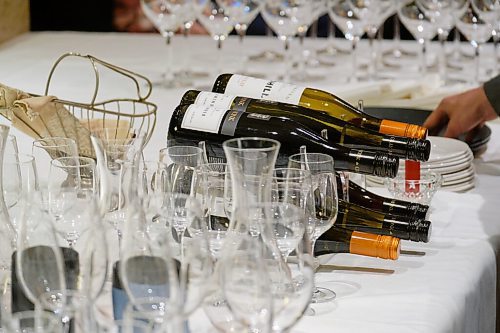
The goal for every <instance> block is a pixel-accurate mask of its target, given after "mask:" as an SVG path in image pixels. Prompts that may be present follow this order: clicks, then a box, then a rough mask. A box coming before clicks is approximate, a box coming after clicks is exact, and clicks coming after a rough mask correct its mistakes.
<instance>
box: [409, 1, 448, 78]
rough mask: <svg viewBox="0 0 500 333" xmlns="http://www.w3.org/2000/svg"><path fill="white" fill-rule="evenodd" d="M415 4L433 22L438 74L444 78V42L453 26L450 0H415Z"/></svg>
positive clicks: (445, 67)
mask: <svg viewBox="0 0 500 333" xmlns="http://www.w3.org/2000/svg"><path fill="white" fill-rule="evenodd" d="M416 3H417V5H418V6H419V7H420V8H421V9H422V10H423V12H424V13H425V15H426V16H427V17H429V19H430V20H431V21H432V22H433V23H434V24H435V26H436V28H437V34H438V39H439V44H440V52H439V74H440V76H441V78H442V79H443V80H446V76H447V74H446V69H447V65H446V50H445V42H446V40H447V39H448V35H449V34H450V31H451V29H452V28H453V26H454V23H455V22H454V19H453V4H454V1H452V0H417V2H416Z"/></svg>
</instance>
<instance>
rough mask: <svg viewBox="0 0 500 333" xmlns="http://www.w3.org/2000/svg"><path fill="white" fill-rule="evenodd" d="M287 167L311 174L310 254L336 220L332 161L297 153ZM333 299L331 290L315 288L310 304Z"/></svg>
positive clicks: (336, 199) (335, 186) (315, 154)
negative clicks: (313, 223)
mask: <svg viewBox="0 0 500 333" xmlns="http://www.w3.org/2000/svg"><path fill="white" fill-rule="evenodd" d="M288 167H290V168H298V169H302V170H309V172H310V173H311V179H312V200H313V203H314V207H315V212H314V216H313V218H314V221H315V228H314V232H313V233H311V234H310V238H311V239H310V240H311V249H310V252H311V253H314V251H313V249H314V244H315V243H316V240H317V239H318V238H319V236H321V235H322V234H323V233H324V232H325V231H327V230H328V229H329V228H331V227H332V226H333V224H334V223H335V219H336V218H337V209H338V206H337V204H338V197H337V183H336V180H335V169H334V167H333V159H332V157H331V156H329V155H325V154H318V153H299V154H295V155H292V156H290V157H289V162H288ZM334 298H335V292H333V291H332V290H329V289H327V288H319V287H317V288H316V289H315V291H314V294H313V299H312V302H313V303H322V302H327V301H330V300H332V299H334Z"/></svg>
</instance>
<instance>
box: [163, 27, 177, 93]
mask: <svg viewBox="0 0 500 333" xmlns="http://www.w3.org/2000/svg"><path fill="white" fill-rule="evenodd" d="M165 42H166V44H167V67H166V69H165V73H164V76H163V80H164V82H165V83H167V84H168V83H170V82H172V81H173V71H172V65H173V63H174V51H173V49H172V36H171V32H168V33H167V36H166V37H165Z"/></svg>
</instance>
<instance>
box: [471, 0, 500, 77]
mask: <svg viewBox="0 0 500 333" xmlns="http://www.w3.org/2000/svg"><path fill="white" fill-rule="evenodd" d="M470 3H471V5H472V8H474V10H475V11H476V13H478V15H479V17H480V18H481V19H482V20H484V21H485V22H488V23H489V24H490V25H491V27H492V29H493V30H492V35H493V54H494V57H493V75H496V74H497V73H498V62H499V61H498V48H499V45H500V43H499V41H500V1H498V0H470Z"/></svg>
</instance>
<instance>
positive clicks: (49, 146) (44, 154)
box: [31, 137, 78, 189]
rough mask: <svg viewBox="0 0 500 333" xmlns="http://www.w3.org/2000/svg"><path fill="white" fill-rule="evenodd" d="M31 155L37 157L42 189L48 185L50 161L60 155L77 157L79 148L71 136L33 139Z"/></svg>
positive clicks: (37, 170) (36, 161)
mask: <svg viewBox="0 0 500 333" xmlns="http://www.w3.org/2000/svg"><path fill="white" fill-rule="evenodd" d="M31 155H33V157H34V159H35V165H36V172H37V178H38V180H39V186H40V188H41V189H45V188H46V187H47V185H48V178H47V176H48V170H49V166H50V162H51V161H52V159H54V158H58V157H75V158H76V157H77V156H78V149H77V145H76V142H75V140H73V139H70V138H61V137H50V138H45V139H39V140H35V141H33V145H32V147H31Z"/></svg>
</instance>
